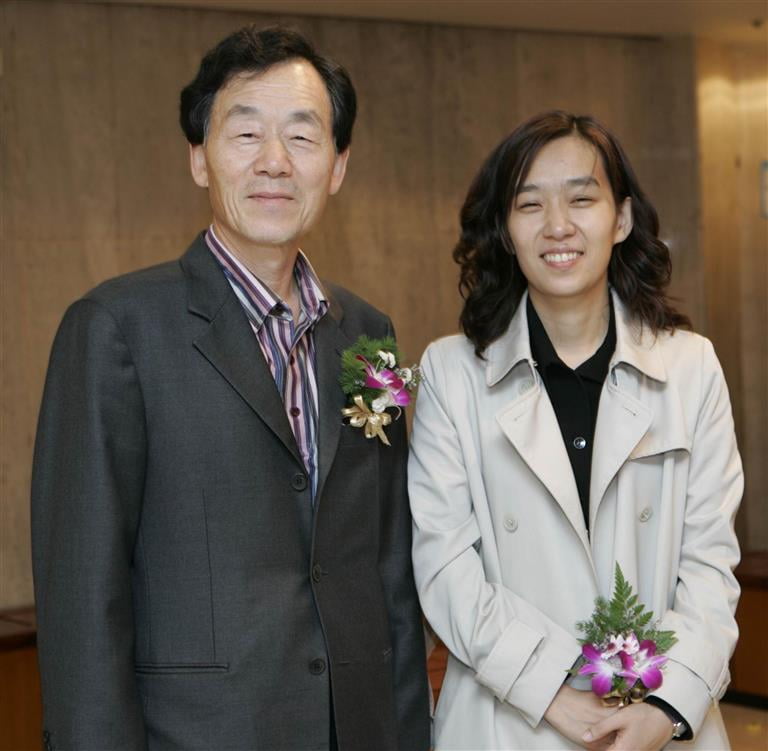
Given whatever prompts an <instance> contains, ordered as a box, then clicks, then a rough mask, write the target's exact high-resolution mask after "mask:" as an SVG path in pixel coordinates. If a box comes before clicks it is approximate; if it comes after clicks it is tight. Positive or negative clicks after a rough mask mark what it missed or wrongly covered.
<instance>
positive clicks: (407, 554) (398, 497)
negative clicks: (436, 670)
mask: <svg viewBox="0 0 768 751" xmlns="http://www.w3.org/2000/svg"><path fill="white" fill-rule="evenodd" d="M386 336H394V331H393V330H392V326H391V324H388V326H387V332H386ZM387 435H388V437H389V440H390V443H391V446H389V447H388V446H380V447H379V456H380V461H379V487H380V491H379V492H380V498H381V504H380V508H381V519H380V543H379V545H380V547H379V551H380V552H379V574H380V576H381V581H382V586H383V590H384V596H385V598H386V601H387V610H388V613H389V624H390V638H391V640H392V652H393V655H392V665H393V679H394V694H395V709H396V712H397V723H398V749H400V751H427V749H428V748H429V744H430V741H429V688H428V686H427V680H426V675H427V673H426V660H427V653H426V646H425V644H424V629H423V626H422V619H421V610H420V608H419V600H418V596H417V594H416V588H415V586H414V583H413V566H412V563H411V513H410V508H409V505H408V483H407V477H406V470H407V462H408V438H407V434H406V425H405V416H401V418H400V419H399V420H395V421H394V422H393V423H392V424H391V425H390V427H389V428H388V429H387Z"/></svg>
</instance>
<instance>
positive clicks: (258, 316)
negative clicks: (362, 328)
mask: <svg viewBox="0 0 768 751" xmlns="http://www.w3.org/2000/svg"><path fill="white" fill-rule="evenodd" d="M205 242H206V244H207V245H208V248H209V249H210V251H211V253H213V255H214V257H215V258H216V260H217V261H218V262H219V265H220V266H221V267H222V269H223V271H224V274H225V275H226V277H227V279H229V281H230V283H231V284H233V285H235V288H236V289H235V291H236V292H237V293H238V297H239V298H240V302H242V303H243V304H244V305H246V307H247V310H248V313H249V318H250V319H251V322H252V323H253V325H254V326H255V327H256V329H259V328H261V325H262V324H263V323H264V319H265V318H266V317H267V316H268V315H274V316H277V317H283V316H284V315H285V314H286V313H287V312H288V311H289V307H288V305H287V304H286V303H285V301H284V300H282V299H281V298H280V297H279V296H278V295H276V294H275V293H274V292H273V291H272V290H271V289H270V288H269V286H268V285H267V284H265V283H264V282H262V281H261V279H259V278H258V277H257V276H255V275H254V274H253V273H252V272H251V271H250V270H249V269H248V268H247V266H245V264H243V263H242V262H241V261H240V260H239V259H238V258H237V257H236V256H235V254H234V253H232V252H231V251H230V250H228V249H227V247H226V246H225V245H224V243H223V242H222V240H221V238H220V237H219V236H218V235H217V234H216V231H215V230H214V228H213V225H211V226H210V227H209V228H208V230H207V231H206V233H205ZM293 276H294V279H295V280H296V286H297V288H298V290H299V297H300V301H301V309H302V313H303V314H304V315H305V316H306V317H307V318H308V319H309V321H310V322H311V323H312V324H314V323H316V322H317V321H319V320H320V319H321V318H322V317H323V316H324V315H325V313H326V312H327V310H328V298H327V296H326V294H325V291H324V290H323V287H322V285H321V284H320V280H319V279H318V277H317V274H316V273H315V270H314V269H313V268H312V264H311V263H310V262H309V259H308V258H307V257H306V256H305V255H304V253H303V252H302V251H301V250H299V252H298V255H297V256H296V262H295V263H294V266H293Z"/></svg>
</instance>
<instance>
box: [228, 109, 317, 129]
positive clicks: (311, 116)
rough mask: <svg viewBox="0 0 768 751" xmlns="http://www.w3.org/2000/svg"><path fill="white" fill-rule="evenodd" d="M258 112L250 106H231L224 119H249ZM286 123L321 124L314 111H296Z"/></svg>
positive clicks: (258, 111) (258, 112)
mask: <svg viewBox="0 0 768 751" xmlns="http://www.w3.org/2000/svg"><path fill="white" fill-rule="evenodd" d="M260 112H261V110H259V108H258V107H254V106H253V105H252V104H233V105H232V106H231V107H230V108H229V110H228V111H227V114H226V115H225V118H227V119H228V118H231V117H250V116H252V115H258V114H260ZM288 121H289V122H292V123H309V124H310V125H321V124H322V120H321V119H320V116H319V115H318V114H317V113H316V112H315V111H314V110H296V111H295V112H292V113H291V114H290V116H289V118H288Z"/></svg>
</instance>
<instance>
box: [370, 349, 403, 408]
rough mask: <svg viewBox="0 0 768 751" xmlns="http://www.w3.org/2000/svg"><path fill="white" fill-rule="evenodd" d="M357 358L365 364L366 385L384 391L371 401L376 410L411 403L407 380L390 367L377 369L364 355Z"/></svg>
mask: <svg viewBox="0 0 768 751" xmlns="http://www.w3.org/2000/svg"><path fill="white" fill-rule="evenodd" d="M357 359H358V360H360V361H361V362H362V363H364V364H365V383H364V385H365V387H366V388H370V389H379V390H380V391H383V392H384V393H383V394H382V395H381V396H379V397H377V398H376V399H374V400H373V402H372V403H371V406H372V407H373V410H374V412H383V411H384V410H385V409H386V408H387V407H407V406H408V405H409V404H410V403H411V396H410V394H409V393H408V391H407V390H406V388H405V382H404V381H403V379H402V378H400V377H399V376H398V375H397V373H395V372H394V371H392V370H390V369H389V368H384V369H383V370H376V368H375V367H374V366H373V365H372V364H371V363H370V362H368V360H366V359H365V358H364V357H363V356H362V355H358V356H357Z"/></svg>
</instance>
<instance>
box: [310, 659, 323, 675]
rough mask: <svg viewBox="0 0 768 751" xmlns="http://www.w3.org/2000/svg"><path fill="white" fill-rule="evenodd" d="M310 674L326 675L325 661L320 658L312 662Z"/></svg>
mask: <svg viewBox="0 0 768 751" xmlns="http://www.w3.org/2000/svg"><path fill="white" fill-rule="evenodd" d="M309 672H310V673H312V675H320V674H321V673H324V672H325V660H322V659H320V658H319V657H318V658H317V659H316V660H312V662H310V663H309Z"/></svg>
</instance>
